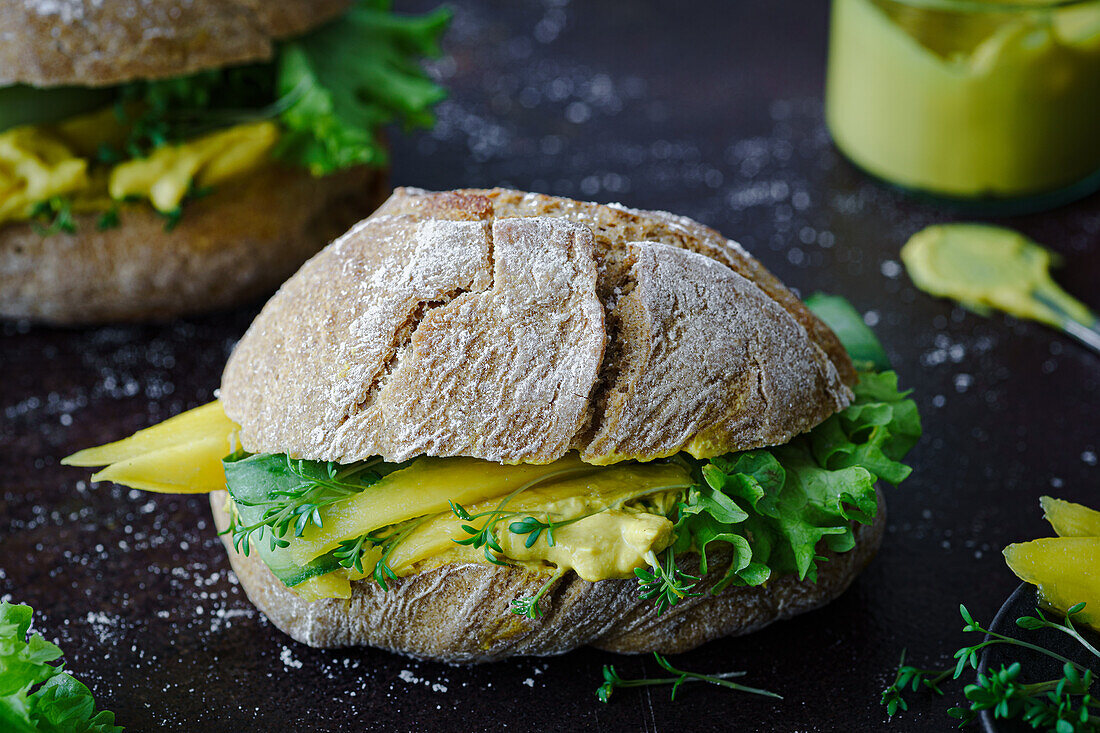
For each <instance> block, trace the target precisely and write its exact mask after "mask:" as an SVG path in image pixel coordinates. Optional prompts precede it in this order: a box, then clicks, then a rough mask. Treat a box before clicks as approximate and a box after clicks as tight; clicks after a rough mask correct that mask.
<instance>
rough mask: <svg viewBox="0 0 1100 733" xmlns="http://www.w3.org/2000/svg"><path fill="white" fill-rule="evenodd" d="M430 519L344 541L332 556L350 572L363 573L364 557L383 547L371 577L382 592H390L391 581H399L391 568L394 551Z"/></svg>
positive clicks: (424, 518)
mask: <svg viewBox="0 0 1100 733" xmlns="http://www.w3.org/2000/svg"><path fill="white" fill-rule="evenodd" d="M428 519H430V517H421V518H420V519H418V520H416V521H413V522H407V523H405V524H403V525H401V526H400V527H398V528H396V529H394V528H388V529H390V530H391V531H389V532H388V533H386V534H378V533H377V532H371V533H368V534H365V535H361V536H359V537H356V538H355V539H350V540H344V541H343V542H341V543H340V544H339V546H338V547H337V548H336V550H334V551H333V553H332V554H333V556H334V557H335V558H336V562H337V563H339V564H340V566H341V567H345V568H348V569H349V570H352V569H354V570H357V571H358V572H360V573H361V572H363V555H364V554H365V553H366V552H367V550H368V549H373V548H376V547H381V548H382V555H381V556H380V557H379V558H378V560H377V561H376V562H375V564H374V568H373V570H372V571H371V575H372V577H373V578H374V582H375V583H377V584H378V586H379V587H380V588H381V589H382V590H384V591H388V590H389V589H390V587H389V581H391V580H397V573H395V572H394V570H393V568H392V567H390V563H389V560H390V556H391V555H393V551H394V550H395V549H397V546H398V545H399V544H401V542H402V540H404V539H405V538H406V537H408V536H409V534H410V533H411V532H412V531H413V530H414V529H416V528H417V527H419V526H420V525H422V524H424V522H426V521H428ZM385 529H387V528H383V529H382V530H378V532H383V531H385Z"/></svg>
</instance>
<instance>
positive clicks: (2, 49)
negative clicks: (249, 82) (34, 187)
mask: <svg viewBox="0 0 1100 733" xmlns="http://www.w3.org/2000/svg"><path fill="white" fill-rule="evenodd" d="M350 6H351V0H277V1H273V2H257V1H256V0H142V2H133V1H132V0H11V1H10V2H4V3H0V39H2V41H0V86H6V85H9V84H17V83H22V84H31V85H33V86H40V87H47V86H58V85H79V86H110V85H114V84H121V83H123V82H127V81H131V80H133V79H159V78H164V77H175V76H184V75H187V74H193V73H195V72H197V71H202V70H204V69H214V68H218V67H222V66H231V65H236V64H246V63H251V62H255V61H266V60H268V59H270V58H271V56H272V53H273V51H274V42H275V41H277V40H280V39H283V38H290V37H293V36H297V35H301V34H303V33H305V32H306V31H309V30H311V29H312V28H315V27H316V26H319V25H321V24H322V23H325V22H327V21H329V20H332V19H333V18H336V17H337V16H338V15H340V14H341V13H343V12H344V11H346V10H347V9H348V8H349V7H350Z"/></svg>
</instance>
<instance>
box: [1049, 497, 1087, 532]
mask: <svg viewBox="0 0 1100 733" xmlns="http://www.w3.org/2000/svg"><path fill="white" fill-rule="evenodd" d="M1039 504H1040V505H1041V506H1042V507H1043V519H1045V520H1047V521H1048V522H1050V526H1051V527H1054V531H1055V532H1056V533H1057V534H1058V536H1059V537H1100V512H1098V511H1096V510H1095V509H1089V508H1088V507H1087V506H1084V505H1082V504H1074V503H1073V502H1070V501H1063V500H1061V499H1054V498H1051V497H1049V496H1043V497H1040V498H1039Z"/></svg>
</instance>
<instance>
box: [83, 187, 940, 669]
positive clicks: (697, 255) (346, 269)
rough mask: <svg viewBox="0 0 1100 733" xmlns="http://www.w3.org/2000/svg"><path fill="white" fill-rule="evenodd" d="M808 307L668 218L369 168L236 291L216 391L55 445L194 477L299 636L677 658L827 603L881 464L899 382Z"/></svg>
mask: <svg viewBox="0 0 1100 733" xmlns="http://www.w3.org/2000/svg"><path fill="white" fill-rule="evenodd" d="M815 308H817V309H818V311H819V312H820V313H822V314H823V315H824V316H825V318H827V319H828V320H829V321H830V322H832V323H834V324H836V325H837V329H838V331H839V333H841V334H842V336H843V338H838V336H837V334H836V333H834V331H833V330H832V329H830V327H829V326H827V325H826V323H825V322H824V321H823V320H822V319H821V318H819V317H818V316H816V315H815V314H814V313H813V312H812V311H811V310H809V309H808V308H807V307H806V306H805V305H804V304H803V303H802V302H801V301H800V300H799V299H798V298H797V297H795V295H794V294H792V293H791V291H790V290H788V289H787V288H786V287H784V286H783V284H782V283H780V282H779V281H778V280H777V279H776V278H775V277H774V276H773V275H771V274H770V273H769V272H768V271H767V270H766V269H764V267H763V266H762V265H761V264H760V263H759V262H757V261H756V260H755V259H753V258H752V257H751V256H750V255H749V254H748V253H747V252H746V251H745V250H744V249H742V248H741V247H740V246H739V245H738V244H736V243H735V242H732V241H730V240H728V239H726V238H725V237H723V236H722V235H720V234H719V233H718V232H716V231H714V230H712V229H708V228H707V227H705V226H703V225H701V224H698V223H696V222H694V221H692V220H690V219H687V218H683V217H679V216H674V215H671V214H667V213H663V212H650V211H637V210H633V209H628V208H625V207H623V206H620V205H599V204H594V203H584V202H578V201H571V200H568V199H563V198H555V197H551V196H544V195H539V194H531V193H523V192H518V191H509V190H503V189H495V190H461V191H453V192H444V193H429V192H425V191H421V190H415V189H399V190H397V191H396V192H395V193H394V194H393V196H392V197H391V198H390V199H389V200H388V201H387V202H386V203H385V204H384V205H383V206H382V207H381V208H380V209H379V210H378V211H377V212H376V213H374V214H373V215H372V216H371V217H369V218H367V219H366V220H364V221H362V222H360V223H358V224H357V225H355V226H354V227H352V228H351V229H350V230H349V231H348V232H347V233H346V234H344V235H343V236H341V237H340V238H338V239H337V240H335V241H334V242H332V243H331V244H330V245H329V246H328V247H326V248H325V249H324V250H322V251H321V252H320V253H319V254H318V255H316V256H315V257H313V258H312V259H311V260H310V261H309V262H307V263H306V264H305V265H304V266H303V267H302V268H301V269H300V270H299V271H298V273H297V274H295V275H294V276H293V277H291V278H290V279H289V280H288V281H287V282H286V283H285V284H284V285H283V286H282V288H281V289H280V290H279V291H278V293H277V294H276V295H275V296H274V297H273V298H272V299H271V300H270V301H269V302H268V303H267V305H266V306H265V307H264V308H263V310H262V312H261V313H260V314H259V316H258V317H257V318H256V320H255V321H254V322H253V324H252V325H251V327H250V328H249V329H248V331H247V333H246V334H245V335H244V337H243V338H242V339H241V341H240V342H239V343H238V344H237V345H236V347H235V349H234V351H233V352H232V355H231V356H230V359H229V361H228V364H227V366H226V368H225V371H224V373H223V376H222V381H221V387H220V390H219V391H218V393H217V400H216V401H214V402H211V403H209V404H207V405H204V406H201V407H198V408H196V409H194V410H191V411H189V412H185V413H182V414H180V415H177V416H176V417H173V418H171V419H169V420H167V421H166V422H164V423H161V424H159V425H156V426H154V427H151V428H148V429H146V430H142V431H140V432H138V433H136V434H134V435H133V436H131V437H129V438H125V439H123V440H121V441H118V442H115V443H111V444H109V445H106V446H102V447H99V448H91V449H88V450H84V451H81V452H79V453H77V454H75V455H73V456H70V457H69V458H67V459H66V460H65V462H66V463H67V464H69V465H75V466H106V467H105V468H103V469H102V470H100V471H99V472H98V473H96V474H95V475H94V476H93V479H94V480H97V481H113V482H116V483H118V484H122V485H125V486H130V487H133V488H137V489H143V490H148V491H161V492H208V493H209V494H210V503H211V508H212V510H213V513H214V517H215V520H216V521H215V523H216V525H217V527H218V529H219V531H220V533H221V536H222V540H223V542H224V544H225V547H226V551H227V552H228V554H229V559H230V562H231V564H232V566H233V569H234V571H235V572H236V574H237V576H238V578H239V579H240V582H241V584H242V586H243V587H244V589H245V592H246V593H247V594H248V597H249V598H250V599H251V600H252V602H253V603H254V604H255V605H256V606H257V607H258V608H260V609H261V610H262V611H263V613H265V614H266V615H267V617H268V618H269V619H270V620H271V621H272V623H273V624H274V625H275V626H277V627H278V628H280V629H282V630H283V631H285V632H286V633H287V634H289V635H290V636H292V637H293V638H294V639H296V640H298V641H300V642H303V643H305V644H308V645H311V646H315V647H338V646H349V645H370V646H375V647H381V648H384V649H389V650H392V651H395V652H399V653H403V654H407V655H412V656H415V657H420V658H430V659H437V660H443V661H448V662H482V661H491V660H496V659H501V658H504V657H509V656H513V655H548V654H558V653H562V652H566V651H568V650H570V649H573V648H576V647H579V646H582V645H593V646H596V647H599V648H602V649H608V650H612V651H617V652H645V651H658V652H662V653H674V652H680V651H685V650H687V649H690V648H692V647H695V646H697V645H699V644H701V643H703V642H705V641H708V640H710V639H714V638H717V637H722V636H726V635H730V634H740V633H746V632H749V631H752V630H754V629H758V628H760V627H762V626H765V625H767V624H769V623H771V622H773V621H776V620H777V619H784V618H788V617H790V616H793V615H795V614H798V613H802V612H804V611H808V610H810V609H813V608H816V607H818V606H820V605H822V604H824V603H826V602H828V601H829V600H831V599H833V598H835V597H836V596H837V595H839V594H840V593H841V592H842V591H843V590H844V589H845V588H847V587H848V585H849V584H850V583H851V582H852V580H853V579H854V578H855V576H856V575H857V574H858V573H859V572H860V570H862V569H863V567H864V566H865V565H866V564H867V563H868V562H869V561H870V559H871V558H872V556H873V555H874V554H875V552H876V550H877V548H878V546H879V543H880V541H881V539H882V533H883V527H884V522H885V506H884V504H883V498H882V495H881V493H880V491H879V488H878V486H877V484H878V483H879V481H880V480H882V481H884V482H886V483H890V484H897V483H899V482H900V481H902V480H903V479H904V478H906V476H907V475H908V474H909V471H910V469H909V468H908V467H907V466H905V465H904V464H903V463H902V462H901V460H902V459H903V457H904V456H905V454H906V452H907V451H908V450H909V449H910V448H911V447H912V446H913V445H914V443H915V442H916V440H917V438H918V436H919V435H920V418H919V415H918V414H917V411H916V407H915V405H914V403H913V401H912V400H910V399H907V397H906V395H905V394H904V393H901V392H899V391H898V387H897V377H896V375H895V374H894V373H893V372H890V371H887V369H888V364H887V363H886V357H885V353H884V352H883V351H882V348H881V346H879V345H878V342H877V341H875V339H874V336H873V334H871V333H870V331H869V329H867V327H866V326H865V325H864V324H863V322H862V320H861V319H860V317H859V316H858V314H857V313H856V312H855V311H854V309H852V308H851V306H849V305H847V303H846V302H844V301H838V300H837V299H834V298H830V297H823V298H818V299H817V301H816V303H815ZM846 347H848V348H846ZM849 349H850V350H851V352H852V353H853V355H854V356H855V362H854V363H853V358H852V357H850V356H849V353H848V350H849Z"/></svg>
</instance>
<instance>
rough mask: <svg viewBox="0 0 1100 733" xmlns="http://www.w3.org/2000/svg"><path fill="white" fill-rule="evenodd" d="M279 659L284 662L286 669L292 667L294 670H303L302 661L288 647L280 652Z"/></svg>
mask: <svg viewBox="0 0 1100 733" xmlns="http://www.w3.org/2000/svg"><path fill="white" fill-rule="evenodd" d="M279 659H280V660H281V661H282V663H283V666H284V667H292V668H294V669H301V668H302V660H300V659H298V658H297V657H295V656H294V652H292V651H291V650H290V647H288V646H284V647H283V650H282V651H281V652H279Z"/></svg>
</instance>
